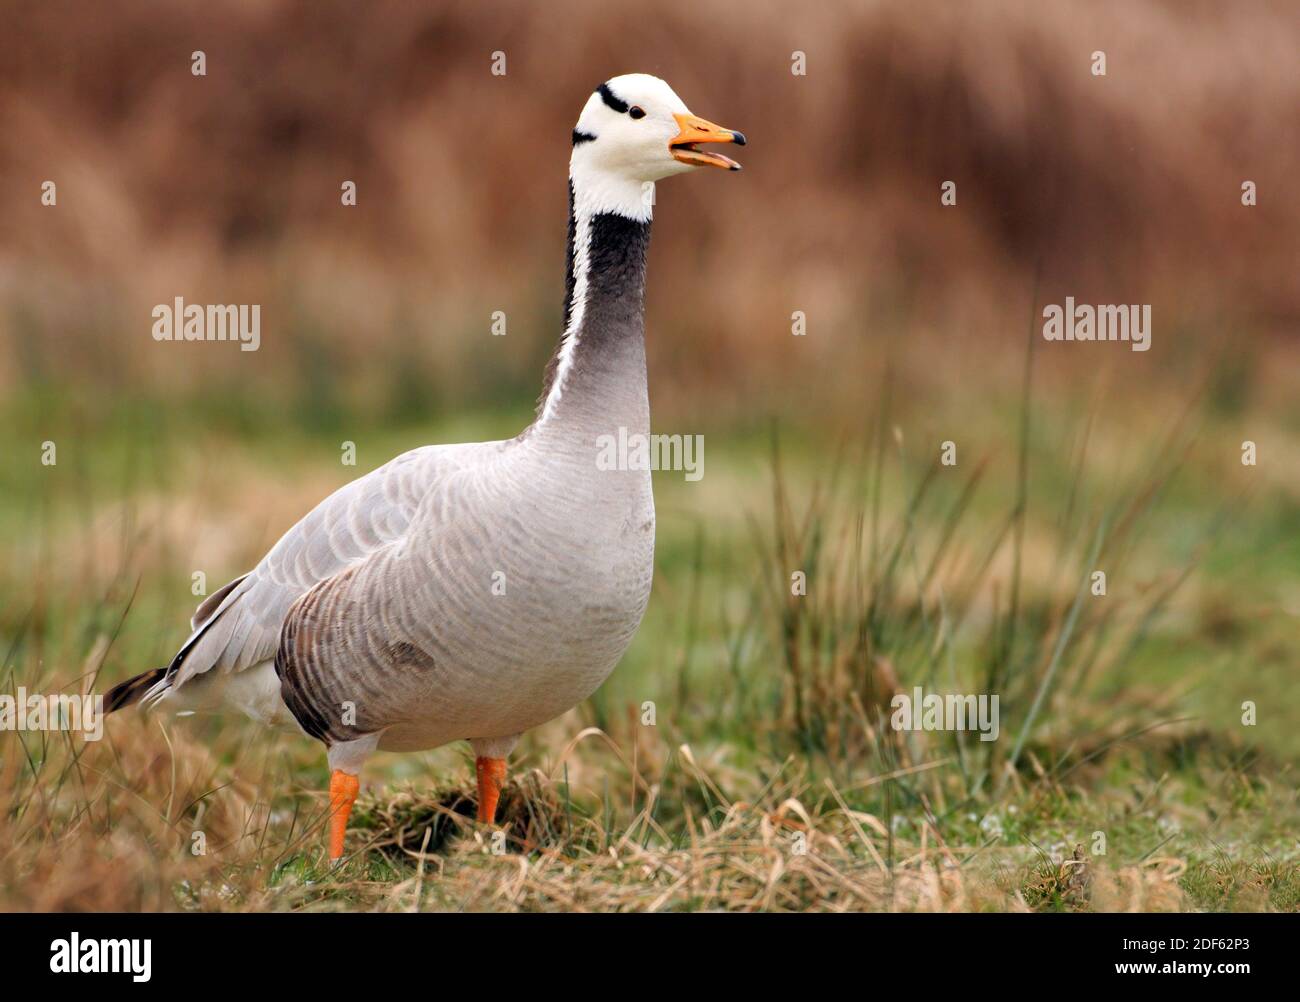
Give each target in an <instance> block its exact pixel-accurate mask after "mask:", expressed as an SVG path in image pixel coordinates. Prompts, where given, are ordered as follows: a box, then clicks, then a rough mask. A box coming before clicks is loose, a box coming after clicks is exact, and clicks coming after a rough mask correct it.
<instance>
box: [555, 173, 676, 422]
mask: <svg viewBox="0 0 1300 1002" xmlns="http://www.w3.org/2000/svg"><path fill="white" fill-rule="evenodd" d="M590 225H591V240H590V243H589V244H588V247H587V294H586V297H585V301H584V302H585V308H584V311H583V318H582V326H581V329H579V330H577V331H574V332H573V336H574V337H576V338H577V339H578V341H577V345H576V347H575V351H574V365H575V366H578V367H580V368H585V367H586V366H587V365H588V364H590V360H591V359H592V358H593V357H595V356H598V355H600V354H601V353H602V351H605V352H607V351H609V350H610V346H611V345H612V344H616V343H617V342H618V341H619V340H620V339H621V338H620V333H621V334H629V333H634V334H638V335H639V334H640V333H641V331H642V326H641V317H642V315H643V310H644V303H645V264H646V251H647V250H648V249H649V246H650V223H649V221H646V222H640V221H638V220H635V219H628V218H627V217H626V216H620V215H618V214H617V213H612V212H602V213H599V214H597V215H595V216H593V217H592V218H591V222H590ZM577 231H578V221H577V215H576V213H575V212H574V192H573V181H572V180H570V181H569V239H568V248H567V253H566V262H565V269H564V327H563V330H564V331H567V330H568V329H569V322H570V320H571V319H572V314H573V290H574V286H575V284H576V279H575V276H574V272H575V266H576V262H575V260H574V256H575V250H576V248H575V244H576V241H577ZM563 346H564V337H563V335H561V337H560V341H559V343H558V344H557V345H556V346H555V352H554V353H553V354H552V355H551V360H550V362H549V363H548V364H547V366H546V372H545V375H544V376H543V379H542V395H541V396H540V397H539V398H538V401H537V413H538V414H539V415H540V414H541V412H542V410H543V408H544V407H545V405H546V398H547V397H548V396H550V393H551V387H552V385H553V384H554V383H555V378H556V375H557V373H558V369H559V360H560V349H561V348H562V347H563ZM570 378H572V376H570Z"/></svg>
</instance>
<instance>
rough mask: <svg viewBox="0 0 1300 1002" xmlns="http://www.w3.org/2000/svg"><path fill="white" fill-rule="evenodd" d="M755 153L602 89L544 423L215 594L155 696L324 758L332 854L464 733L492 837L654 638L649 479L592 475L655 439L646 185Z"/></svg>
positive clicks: (374, 489) (617, 83)
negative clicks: (406, 760) (381, 781)
mask: <svg viewBox="0 0 1300 1002" xmlns="http://www.w3.org/2000/svg"><path fill="white" fill-rule="evenodd" d="M713 143H735V144H738V145H744V143H745V137H744V135H742V134H741V133H739V132H735V131H732V130H730V129H724V128H721V127H719V126H717V125H714V124H712V123H711V122H707V121H705V120H704V119H702V118H696V117H695V116H694V115H692V114H691V113H690V111H689V110H687V108H686V105H685V104H683V103H682V101H681V99H680V98H679V97H678V96H677V95H676V94H675V93H673V91H672V88H670V87H669V86H668V85H667V84H666V83H664V81H662V80H660V79H658V78H656V77H652V76H647V75H645V74H641V73H633V74H629V75H627V76H619V77H615V78H613V79H612V80H609V81H608V82H606V83H603V84H601V85H600V86H599V87H598V88H596V90H595V92H594V93H593V94H592V95H591V97H590V98H589V99H588V100H587V103H586V106H585V107H584V108H583V109H582V115H581V116H580V117H579V119H578V124H577V127H576V128H575V129H574V130H573V154H572V157H571V158H570V161H569V202H570V211H569V241H568V267H567V269H566V273H565V303H564V333H563V336H562V337H561V338H560V342H559V346H558V348H557V349H556V352H555V355H554V357H553V358H552V360H551V364H550V365H549V366H548V367H547V370H546V376H545V385H544V388H543V391H542V397H541V400H540V402H539V404H538V410H537V416H536V419H535V420H534V421H533V423H532V424H530V425H529V426H528V427H527V428H526V429H524V431H523V432H522V433H521V434H520V435H519V436H518V437H517V438H513V439H511V440H510V441H508V442H481V443H475V444H471V445H437V446H427V447H425V448H420V449H416V450H414V451H413V452H408V453H406V454H405V455H401V456H398V457H397V458H396V459H394V460H393V461H392V462H390V463H388V464H387V465H385V466H381V467H380V468H379V469H377V470H375V471H374V472H372V473H369V474H367V475H366V476H364V477H361V478H360V479H359V480H355V481H353V482H352V483H350V484H348V485H347V486H345V487H343V488H341V489H339V490H338V491H336V492H335V493H334V494H332V495H330V496H329V497H328V498H326V499H325V500H324V501H322V502H321V503H320V504H319V505H317V506H316V508H314V509H313V510H312V511H311V512H310V513H308V514H307V516H306V517H305V518H303V520H302V521H300V522H299V523H298V524H297V525H295V526H294V527H293V528H291V529H290V530H289V531H288V532H287V533H285V535H284V536H283V537H282V538H281V539H280V541H279V542H278V543H276V544H275V546H274V547H272V548H271V551H270V552H269V553H268V554H267V555H266V556H265V557H264V558H263V559H262V562H261V563H259V564H258V565H257V566H256V567H255V568H253V570H251V571H249V572H248V573H247V574H245V575H244V576H243V577H240V578H236V579H235V580H234V581H232V582H230V583H229V584H228V585H226V586H225V587H224V588H222V589H221V590H220V591H217V592H216V593H214V594H213V595H211V596H210V597H208V598H207V599H206V600H205V601H204V602H203V603H202V604H201V605H200V606H199V607H198V609H197V610H196V611H195V614H194V619H193V621H192V624H191V626H192V629H193V632H192V633H191V634H190V636H189V639H188V640H186V641H185V643H184V644H183V645H182V646H181V649H180V651H179V652H178V653H177V654H176V656H175V658H173V659H172V661H171V663H170V664H169V665H168V666H167V667H166V668H158V669H155V670H154V671H150V672H145V673H144V674H142V675H139V676H136V677H135V678H133V679H131V680H129V681H127V682H123V683H122V684H121V685H118V686H116V687H115V688H114V689H112V690H111V691H110V692H109V694H108V697H107V708H108V710H109V711H110V712H111V711H112V710H115V709H119V708H121V707H123V706H128V705H130V704H132V703H135V702H137V701H140V700H143V701H144V702H145V704H146V705H152V704H156V703H162V704H166V705H169V706H172V707H174V708H177V709H199V708H210V707H213V706H215V705H218V704H224V705H227V706H234V707H236V708H238V709H240V710H242V711H244V712H246V713H247V714H249V715H250V716H252V717H254V718H256V719H258V720H261V721H264V722H267V723H271V724H278V723H284V724H288V725H290V726H292V725H293V723H294V722H296V724H297V725H298V726H300V727H301V729H302V730H303V731H305V732H306V733H307V734H309V735H311V736H313V737H315V738H318V739H319V740H321V741H323V742H324V743H325V745H326V747H327V748H328V754H329V764H330V769H331V777H330V804H331V812H330V826H329V827H330V831H329V854H330V857H331V858H332V859H338V858H339V857H340V856H341V855H342V853H343V836H344V831H345V828H346V825H347V819H348V815H349V814H350V812H351V810H352V804H353V802H354V801H355V800H356V796H357V790H358V774H359V773H360V771H361V767H362V764H363V763H364V762H365V760H366V758H367V756H369V755H370V754H371V752H373V751H375V749H377V748H378V749H385V750H394V751H414V750H418V749H425V748H435V747H438V746H439V745H443V744H446V743H447V742H450V741H456V740H460V739H468V740H469V742H470V744H471V745H472V746H473V748H474V752H475V755H476V756H477V773H478V792H479V805H478V817H479V820H481V821H486V822H489V823H490V822H491V821H492V820H493V818H494V815H495V811H496V803H497V797H498V794H499V792H500V789H501V785H502V783H503V781H504V779H505V769H506V762H505V760H506V756H507V755H508V754H509V753H510V751H511V749H512V748H513V747H514V745H515V742H516V741H517V740H518V739H519V736H520V734H521V733H523V732H524V731H526V730H528V729H529V728H531V727H536V726H537V725H539V724H542V723H544V722H546V721H548V720H551V719H552V718H554V717H556V716H558V715H560V714H562V713H564V712H565V711H566V710H568V709H570V708H571V707H573V706H575V705H576V704H577V703H579V702H580V701H581V700H583V699H585V698H586V697H587V696H589V695H590V694H591V693H592V692H593V691H594V690H595V689H596V687H597V686H599V685H600V684H601V682H602V681H604V679H605V678H606V676H608V675H609V673H610V672H611V671H612V670H613V668H614V665H615V664H617V662H618V660H619V658H620V657H622V655H623V652H624V650H626V648H627V646H628V643H629V642H630V641H631V639H632V635H633V634H634V633H635V632H636V629H637V626H638V625H639V624H640V622H641V616H642V613H643V612H644V611H645V607H646V601H647V599H648V598H649V595H650V579H651V575H652V572H653V564H654V529H655V511H654V498H653V496H652V494H651V487H650V474H649V472H648V471H645V470H605V469H600V468H599V467H598V465H597V455H598V452H599V448H598V444H597V443H598V439H599V438H600V437H601V436H603V435H606V434H614V435H617V434H618V433H619V431H620V429H626V434H627V435H636V434H642V435H648V434H649V431H650V411H649V404H648V400H647V395H646V368H645V342H644V331H645V326H644V291H645V263H646V247H647V245H648V244H649V241H650V215H651V210H652V207H653V189H654V182H655V181H657V180H659V179H660V178H664V177H668V176H669V175H672V174H682V173H685V172H686V171H690V170H693V169H695V168H697V167H722V168H725V169H727V170H739V169H740V167H739V165H738V164H736V163H735V162H734V161H732V160H730V159H728V158H727V157H725V156H722V155H721V154H719V153H714V152H712V151H711V150H705V149H702V148H701V147H703V146H705V145H706V144H713Z"/></svg>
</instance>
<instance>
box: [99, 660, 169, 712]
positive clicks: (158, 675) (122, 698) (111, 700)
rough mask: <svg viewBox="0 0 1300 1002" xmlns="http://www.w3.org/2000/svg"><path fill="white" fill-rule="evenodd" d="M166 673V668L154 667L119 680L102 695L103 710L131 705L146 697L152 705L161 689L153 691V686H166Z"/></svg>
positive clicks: (162, 687) (159, 694) (118, 708)
mask: <svg viewBox="0 0 1300 1002" xmlns="http://www.w3.org/2000/svg"><path fill="white" fill-rule="evenodd" d="M166 675H167V669H166V668H154V669H153V670H152V671H147V672H144V673H143V674H140V675H136V676H135V677H134V678H129V679H127V680H126V681H125V682H119V683H118V684H117V685H115V686H113V688H111V689H109V690H108V694H107V695H105V696H104V712H105V713H112V712H113V711H114V710H120V709H123V708H124V707H127V706H132V705H133V704H135V703H138V702H140V700H142V699H145V698H146V697H148V700H149V704H148V705H152V704H153V703H154V702H155V701H156V700H157V699H158V698H159V697H160V696H161V695H162V691H158V692H154V691H153V690H154V689H155V688H159V689H160V690H161V689H165V688H166V687H167V679H166Z"/></svg>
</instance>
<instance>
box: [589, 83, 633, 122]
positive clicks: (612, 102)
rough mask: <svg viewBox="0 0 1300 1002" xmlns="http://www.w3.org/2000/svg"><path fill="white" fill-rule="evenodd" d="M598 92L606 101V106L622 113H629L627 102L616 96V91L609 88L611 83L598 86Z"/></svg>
mask: <svg viewBox="0 0 1300 1002" xmlns="http://www.w3.org/2000/svg"><path fill="white" fill-rule="evenodd" d="M596 93H597V94H599V95H600V99H601V100H602V101H604V102H605V104H606V106H608V107H610V108H613V109H614V110H615V111H617V112H618V113H619V114H620V115H626V114H627V102H626V101H620V100H619V99H618V98H616V97H615V96H614V92H613V91H612V90H610V89H609V84H601V85H600V86H599V87H597V88H596Z"/></svg>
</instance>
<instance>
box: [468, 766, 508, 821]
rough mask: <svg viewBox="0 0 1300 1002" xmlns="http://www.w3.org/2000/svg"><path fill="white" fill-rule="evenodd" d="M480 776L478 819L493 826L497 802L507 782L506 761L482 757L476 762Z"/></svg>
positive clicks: (477, 772)
mask: <svg viewBox="0 0 1300 1002" xmlns="http://www.w3.org/2000/svg"><path fill="white" fill-rule="evenodd" d="M474 772H475V773H476V774H477V775H478V819H479V820H480V821H482V822H485V823H487V824H489V825H490V824H492V822H493V821H495V820H496V816H497V801H498V800H499V799H500V797H501V787H502V786H504V785H505V782H506V760H505V759H503V758H488V757H486V756H484V755H480V756H479V757H478V758H476V759H475V760H474Z"/></svg>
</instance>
